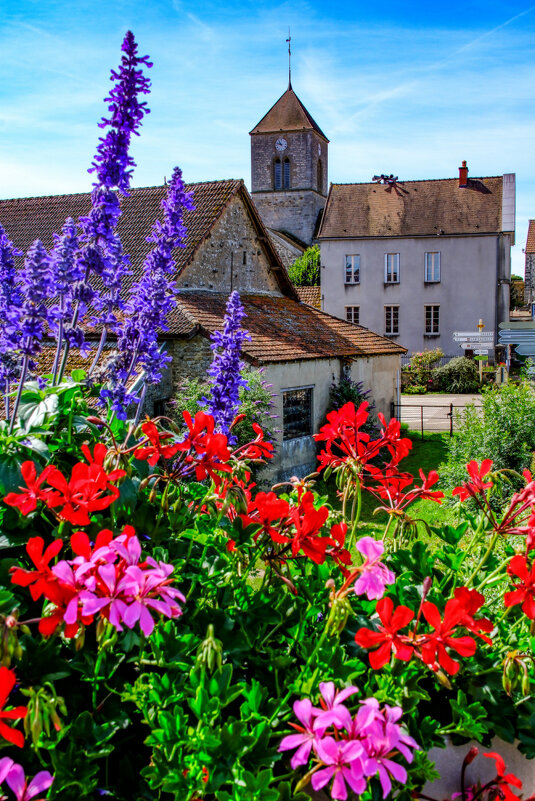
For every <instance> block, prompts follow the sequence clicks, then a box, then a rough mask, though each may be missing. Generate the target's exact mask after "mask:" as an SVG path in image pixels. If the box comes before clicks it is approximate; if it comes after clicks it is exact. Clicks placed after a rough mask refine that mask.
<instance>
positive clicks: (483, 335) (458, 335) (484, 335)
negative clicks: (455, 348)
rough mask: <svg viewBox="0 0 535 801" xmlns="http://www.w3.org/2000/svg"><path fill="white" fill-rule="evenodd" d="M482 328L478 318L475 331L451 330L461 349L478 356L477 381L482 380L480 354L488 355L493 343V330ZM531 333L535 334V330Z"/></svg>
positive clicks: (483, 326) (482, 324)
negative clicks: (470, 351)
mask: <svg viewBox="0 0 535 801" xmlns="http://www.w3.org/2000/svg"><path fill="white" fill-rule="evenodd" d="M484 328H485V325H484V323H483V320H480V321H479V323H478V324H477V331H454V332H453V341H454V342H458V343H459V347H460V348H462V349H463V350H473V351H474V353H475V355H476V356H479V359H478V361H479V383H481V382H482V381H483V361H484V359H481V356H488V353H489V350H491V349H492V347H493V345H494V331H483V329H484ZM534 328H535V326H534ZM533 334H534V335H535V330H534V331H533ZM500 336H501V332H500ZM534 342H535V338H534Z"/></svg>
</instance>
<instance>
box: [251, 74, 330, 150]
mask: <svg viewBox="0 0 535 801" xmlns="http://www.w3.org/2000/svg"><path fill="white" fill-rule="evenodd" d="M306 130H311V131H316V133H318V134H319V135H320V136H321V137H322V138H323V139H325V141H326V142H328V141H329V140H328V139H327V137H326V136H325V134H324V133H323V131H322V130H321V128H320V127H319V125H318V123H317V122H315V120H313V119H312V117H311V116H310V114H309V113H308V111H307V110H306V108H305V107H304V105H303V104H302V103H301V101H300V100H299V98H298V97H297V95H296V94H295V92H294V90H293V89H292V87H291V86H289V87H288V89H287V90H286V91H285V93H284V94H283V95H281V97H279V99H278V100H277V102H276V103H275V105H273V106H272V107H271V108H270V109H269V111H268V112H267V114H265V115H264V116H263V117H262V119H261V120H260V122H259V123H257V124H256V125H255V127H254V128H253V130H252V131H250V133H251V135H253V134H264V133H280V132H281V131H306Z"/></svg>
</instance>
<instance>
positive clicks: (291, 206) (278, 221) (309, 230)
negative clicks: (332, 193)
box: [253, 189, 326, 245]
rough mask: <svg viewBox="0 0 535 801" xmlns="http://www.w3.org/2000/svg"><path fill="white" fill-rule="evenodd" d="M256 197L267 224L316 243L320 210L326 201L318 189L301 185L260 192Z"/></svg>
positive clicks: (306, 241) (306, 242)
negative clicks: (315, 234) (301, 187)
mask: <svg viewBox="0 0 535 801" xmlns="http://www.w3.org/2000/svg"><path fill="white" fill-rule="evenodd" d="M253 200H254V202H255V205H256V207H257V209H258V211H259V212H260V216H261V217H262V220H263V222H264V225H266V226H267V227H268V228H274V229H275V230H277V231H284V232H285V233H288V234H291V235H292V236H294V237H296V238H297V239H299V240H300V241H301V242H303V244H304V245H310V244H311V243H312V239H313V237H314V232H315V230H316V224H317V221H318V216H319V213H320V211H321V210H322V209H323V208H325V202H326V199H325V198H324V197H322V196H321V195H318V194H317V192H311V191H310V190H301V189H294V190H291V191H288V192H256V193H255V194H254V195H253Z"/></svg>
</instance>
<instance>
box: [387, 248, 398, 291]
mask: <svg viewBox="0 0 535 801" xmlns="http://www.w3.org/2000/svg"><path fill="white" fill-rule="evenodd" d="M385 284H399V253H385Z"/></svg>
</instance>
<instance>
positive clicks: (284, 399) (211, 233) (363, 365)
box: [0, 180, 404, 479]
mask: <svg viewBox="0 0 535 801" xmlns="http://www.w3.org/2000/svg"><path fill="white" fill-rule="evenodd" d="M188 189H189V190H193V192H194V203H195V210H194V211H188V212H187V213H186V216H185V224H186V227H187V230H188V237H187V240H186V246H185V247H184V248H181V249H177V250H176V251H175V259H176V271H175V275H174V278H175V280H176V282H177V285H178V287H179V289H180V292H179V295H178V304H177V307H176V309H175V310H174V311H173V312H172V314H171V315H170V319H169V331H167V332H166V333H165V335H163V336H162V345H163V346H164V347H165V348H166V349H167V350H168V352H169V353H170V354H171V356H172V362H171V364H170V367H169V369H168V370H167V371H166V373H165V374H164V376H163V378H162V381H161V382H160V384H158V385H157V386H152V387H151V388H150V393H149V394H148V396H147V399H146V411H147V412H148V413H152V412H153V411H157V412H161V411H162V410H163V409H164V407H165V402H166V401H168V400H169V399H170V398H172V397H173V393H174V390H175V387H176V386H177V385H178V384H179V383H180V382H181V380H183V379H184V378H189V377H194V376H200V377H205V375H206V369H207V367H208V365H209V363H210V362H211V359H212V352H211V350H210V335H211V334H212V333H213V332H214V331H215V330H221V328H222V325H223V317H224V313H225V306H226V301H227V298H228V295H229V293H230V292H231V291H232V290H234V289H235V290H238V291H239V292H240V295H241V300H242V303H243V305H244V307H245V311H246V314H247V318H246V320H245V326H246V328H247V329H248V331H249V333H250V335H251V341H250V342H247V343H246V344H245V346H244V350H243V358H244V360H245V361H246V363H248V364H250V365H252V366H257V367H263V368H264V370H265V372H264V375H265V379H266V381H268V382H269V383H270V384H272V385H273V392H274V393H275V394H276V398H275V413H276V414H277V415H278V418H279V423H280V426H279V427H280V432H279V433H278V435H277V442H276V446H277V448H276V453H277V455H276V458H275V460H274V463H273V468H272V475H273V477H274V478H277V479H284V478H287V477H289V476H290V475H294V474H296V473H301V474H304V473H305V472H308V471H310V470H312V469H314V467H315V463H316V462H315V453H316V448H315V442H314V440H313V439H312V434H313V433H314V432H315V431H316V430H317V429H318V427H319V425H320V424H321V422H322V420H323V417H324V415H325V410H326V407H327V402H328V396H329V387H330V385H331V383H332V382H333V381H338V380H339V379H340V378H341V377H343V376H350V377H351V378H353V379H354V380H356V381H363V382H364V384H365V386H366V388H371V389H372V393H373V398H374V400H375V402H376V405H377V409H378V411H382V412H384V413H385V414H386V415H387V416H388V415H389V413H390V403H391V401H392V400H393V399H394V397H395V392H396V374H397V371H398V370H399V367H400V355H401V354H402V353H403V352H404V349H403V348H402V347H400V346H399V345H398V344H397V343H394V342H392V341H391V340H390V339H388V338H385V337H382V336H379V335H378V334H375V333H373V332H372V331H369V330H368V329H366V328H363V327H362V326H358V325H351V324H349V323H346V322H344V321H343V320H339V319H337V318H336V317H333V316H331V315H329V314H325V313H323V312H321V311H320V310H318V309H315V308H313V307H311V306H309V305H307V304H305V303H301V302H299V300H298V297H297V294H296V292H295V290H294V288H293V286H292V284H291V282H290V281H289V279H288V276H287V273H286V270H285V269H284V267H283V265H282V263H281V260H280V258H279V256H278V253H277V251H276V249H275V248H274V246H273V244H272V242H271V239H270V237H269V236H268V234H267V231H266V228H265V227H264V225H263V223H262V221H261V219H260V216H259V214H258V211H257V210H256V207H255V205H254V203H253V202H252V200H251V196H250V195H249V193H248V192H247V189H246V188H245V185H244V183H243V181H237V180H236V181H212V182H206V183H199V184H193V185H190V186H189V187H188ZM164 195H165V187H162V186H158V187H148V188H143V189H133V190H132V191H131V193H130V196H129V197H127V198H123V199H122V201H121V207H122V212H123V213H122V216H121V218H120V222H119V228H118V231H119V234H120V236H121V239H122V242H123V246H124V250H125V252H126V253H128V254H130V257H131V263H132V270H133V273H134V275H135V274H136V273H137V274H139V271H140V270H141V269H142V264H143V260H144V258H145V255H146V254H147V252H148V250H149V247H150V245H149V244H148V243H147V242H146V237H147V235H148V234H149V232H150V229H151V227H152V224H153V223H154V221H155V220H156V219H157V218H158V217H159V216H160V212H161V209H160V203H161V200H162V198H163V197H164ZM89 207H90V195H89V194H77V195H61V196H54V197H39V198H22V199H16V200H5V201H0V222H1V223H2V225H3V226H4V228H5V230H6V232H7V235H8V237H9V238H10V239H11V240H12V241H13V242H14V243H15V245H16V246H17V247H19V248H21V249H24V250H26V249H27V248H28V247H29V245H30V244H31V243H32V242H33V241H34V239H36V238H37V237H39V238H40V239H41V240H42V241H43V244H44V245H45V247H46V248H51V246H52V244H53V233H54V232H57V231H59V230H61V226H62V224H63V222H64V220H65V218H66V217H67V216H72V217H74V218H75V219H77V218H78V217H80V216H82V215H85V214H87V212H88V211H89ZM89 335H90V332H89ZM95 336H96V335H95ZM90 363H91V357H90V356H89V357H88V359H87V360H86V362H85V365H87V366H88V365H89V364H90ZM76 366H77V367H80V366H81V367H83V366H84V362H83V360H80V358H78V359H77V364H76Z"/></svg>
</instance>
